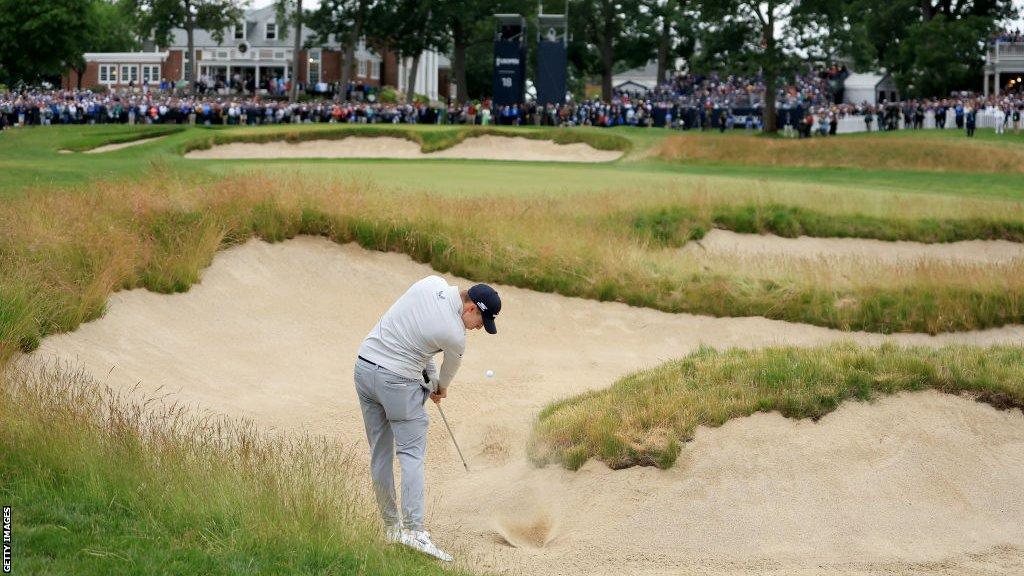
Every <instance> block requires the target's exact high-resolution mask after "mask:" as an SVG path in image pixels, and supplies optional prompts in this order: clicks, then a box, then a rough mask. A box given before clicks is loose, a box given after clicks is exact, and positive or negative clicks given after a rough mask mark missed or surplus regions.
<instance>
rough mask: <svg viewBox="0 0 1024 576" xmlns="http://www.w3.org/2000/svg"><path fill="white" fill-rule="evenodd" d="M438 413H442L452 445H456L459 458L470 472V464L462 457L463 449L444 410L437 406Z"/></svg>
mask: <svg viewBox="0 0 1024 576" xmlns="http://www.w3.org/2000/svg"><path fill="white" fill-rule="evenodd" d="M437 411H438V412H440V413H441V420H444V427H445V428H447V429H448V434H449V435H450V436H451V437H452V443H453V444H455V450H457V451H458V452H459V458H462V465H463V466H465V467H466V472H469V464H466V458H465V457H464V456H463V455H462V449H461V448H459V443H458V442H456V440H455V434H452V427H451V426H449V425H448V419H447V418H445V417H444V410H442V409H441V405H440V404H438V405H437Z"/></svg>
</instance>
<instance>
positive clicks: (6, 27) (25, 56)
mask: <svg viewBox="0 0 1024 576" xmlns="http://www.w3.org/2000/svg"><path fill="white" fill-rule="evenodd" d="M89 8H90V6H89V3H87V2H83V1H82V0H31V1H26V0H0V30H2V32H0V83H5V84H14V83H16V82H19V81H20V82H28V83H33V82H38V81H40V80H43V79H51V80H56V79H57V78H59V77H60V75H61V74H62V73H63V72H64V71H65V70H67V68H68V67H69V66H70V65H71V64H72V63H73V62H76V61H77V59H78V58H80V57H81V44H80V43H79V42H77V41H75V37H76V35H78V34H81V33H82V32H83V28H86V27H87V24H86V22H87V21H88V19H89Z"/></svg>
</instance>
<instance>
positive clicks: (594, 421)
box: [528, 343, 1024, 470]
mask: <svg viewBox="0 0 1024 576" xmlns="http://www.w3.org/2000/svg"><path fill="white" fill-rule="evenodd" d="M926 389H935V390H938V391H940V392H945V393H948V394H966V395H969V396H971V397H974V398H976V399H977V400H980V401H983V402H988V403H990V404H992V405H994V406H996V407H997V408H1002V409H1005V408H1024V347H1019V346H997V347H993V348H979V347H972V346H947V347H944V348H941V349H937V350H936V349H930V348H914V347H899V346H895V345H883V346H881V347H878V348H861V347H858V346H855V345H853V344H849V343H841V344H836V345H832V346H826V347H819V348H804V349H801V348H791V347H775V348H766V349H762V350H756V351H748V350H728V351H725V352H716V351H714V350H713V349H710V348H701V349H699V350H697V351H696V352H693V353H692V354H690V355H688V356H686V357H685V358H682V359H680V360H675V361H671V362H667V363H665V364H662V365H661V366H658V367H656V368H653V369H650V370H645V371H642V372H637V373H634V374H631V375H629V376H626V377H625V378H622V379H621V380H619V381H618V382H616V383H615V384H613V385H612V386H611V387H610V388H608V389H607V390H602V391H598V392H590V393H587V394H582V395H580V396H578V397H575V398H568V399H564V400H561V401H559V402H557V403H554V404H552V405H551V406H548V407H546V408H545V409H544V410H543V411H542V412H541V413H540V416H539V417H538V420H537V422H536V425H535V426H534V430H533V432H532V434H531V437H530V443H529V446H528V454H529V456H530V459H531V460H532V461H533V462H535V463H537V464H539V465H544V464H547V463H558V464H561V465H562V466H564V467H566V468H568V469H570V470H576V469H579V467H580V466H582V465H583V464H584V463H585V462H586V461H587V460H588V459H589V458H596V459H598V460H601V461H603V462H605V463H606V464H608V466H610V467H612V468H616V469H617V468H625V467H629V466H657V467H659V468H668V467H670V466H671V465H672V464H673V463H674V462H675V461H676V459H677V457H678V456H679V453H680V451H681V443H682V442H686V441H688V440H691V439H692V438H693V435H694V431H695V430H696V428H697V426H708V427H712V428H713V427H717V426H721V425H722V424H724V423H725V422H727V421H728V420H731V419H733V418H742V417H744V416H750V415H751V414H754V413H756V412H770V411H778V412H780V413H781V414H782V415H783V416H785V417H787V418H811V419H814V420H817V419H819V418H821V417H822V416H824V415H826V414H828V413H830V412H832V411H833V410H835V409H836V408H837V407H838V406H839V405H840V404H842V403H843V402H845V401H849V400H860V401H871V400H873V399H875V398H877V397H879V396H881V395H887V394H895V393H897V392H905V391H918V390H926Z"/></svg>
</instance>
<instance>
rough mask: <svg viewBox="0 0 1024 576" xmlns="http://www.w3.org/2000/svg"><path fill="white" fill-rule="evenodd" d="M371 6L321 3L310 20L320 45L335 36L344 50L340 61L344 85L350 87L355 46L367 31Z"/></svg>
mask: <svg viewBox="0 0 1024 576" xmlns="http://www.w3.org/2000/svg"><path fill="white" fill-rule="evenodd" d="M372 7H373V2H372V0H322V1H321V2H320V7H319V8H318V9H317V10H316V12H315V13H314V15H313V17H312V18H311V19H310V26H311V27H312V28H313V30H315V31H316V33H317V41H318V42H326V41H327V38H328V37H329V36H330V35H332V34H333V35H334V37H335V38H336V39H337V40H338V42H340V43H341V44H342V45H343V46H344V47H345V54H344V56H343V57H342V61H341V85H342V86H348V83H349V81H350V80H351V79H352V69H353V66H354V63H355V55H356V45H357V44H358V43H359V40H360V39H361V38H363V34H364V33H365V31H366V26H365V25H366V19H367V18H368V17H369V14H370V10H371V8H372Z"/></svg>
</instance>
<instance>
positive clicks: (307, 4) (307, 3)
mask: <svg viewBox="0 0 1024 576" xmlns="http://www.w3.org/2000/svg"><path fill="white" fill-rule="evenodd" d="M273 3H274V0H252V7H253V8H262V7H264V6H269V5H271V4H273ZM1013 4H1014V6H1016V7H1017V9H1018V10H1019V9H1021V8H1024V0H1013ZM319 5H320V0H303V2H302V7H303V8H315V7H317V6H319ZM1010 26H1016V27H1024V19H1019V20H1016V21H1015V22H1012V23H1010Z"/></svg>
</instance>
